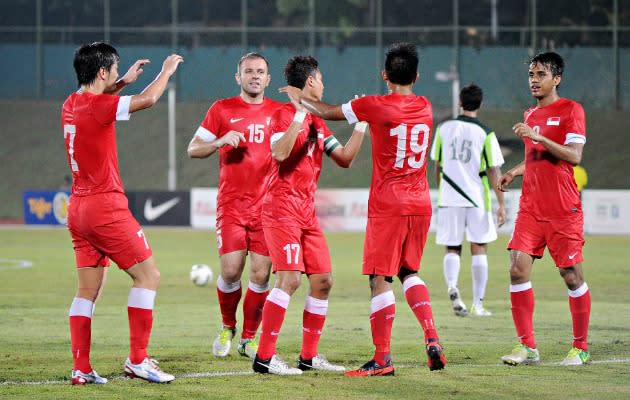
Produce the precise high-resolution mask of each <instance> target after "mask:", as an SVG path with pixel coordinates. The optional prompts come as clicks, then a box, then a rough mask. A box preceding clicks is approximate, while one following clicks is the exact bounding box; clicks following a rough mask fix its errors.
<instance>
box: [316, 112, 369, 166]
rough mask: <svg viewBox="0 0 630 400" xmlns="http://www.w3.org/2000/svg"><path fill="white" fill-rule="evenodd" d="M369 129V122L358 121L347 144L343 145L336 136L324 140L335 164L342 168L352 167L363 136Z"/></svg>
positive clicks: (325, 148)
mask: <svg viewBox="0 0 630 400" xmlns="http://www.w3.org/2000/svg"><path fill="white" fill-rule="evenodd" d="M368 129H369V125H368V123H367V122H357V123H356V124H355V125H354V130H353V131H352V136H350V139H348V141H347V142H346V145H345V146H342V145H341V144H340V143H339V142H337V139H335V137H334V136H330V137H329V138H328V139H327V140H326V141H324V150H326V151H327V152H328V151H330V153H329V155H330V158H331V159H332V160H333V161H334V162H335V164H337V165H338V166H340V167H342V168H350V166H352V162H353V161H354V159H355V158H356V156H357V154H359V150H360V149H361V143H363V137H364V136H365V134H366V133H368ZM329 141H330V142H329ZM335 145H336V146H335ZM327 149H330V150H327Z"/></svg>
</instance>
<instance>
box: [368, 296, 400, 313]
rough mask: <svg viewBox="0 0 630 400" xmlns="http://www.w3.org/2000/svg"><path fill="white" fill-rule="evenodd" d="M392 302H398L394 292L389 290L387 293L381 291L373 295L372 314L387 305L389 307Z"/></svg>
mask: <svg viewBox="0 0 630 400" xmlns="http://www.w3.org/2000/svg"><path fill="white" fill-rule="evenodd" d="M392 304H396V297H395V296H394V292H393V291H392V290H389V291H387V292H385V293H381V294H379V295H378V296H374V297H372V302H371V303H370V309H371V311H372V314H374V313H375V312H378V311H380V310H382V309H383V308H385V307H389V306H391V305H392Z"/></svg>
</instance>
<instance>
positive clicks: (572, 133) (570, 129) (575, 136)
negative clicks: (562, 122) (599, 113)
mask: <svg viewBox="0 0 630 400" xmlns="http://www.w3.org/2000/svg"><path fill="white" fill-rule="evenodd" d="M585 120H586V118H585V117H584V109H583V108H582V106H581V105H579V104H578V103H573V107H572V109H571V115H570V116H569V118H568V123H567V128H566V135H565V139H564V144H569V143H580V144H584V143H586V128H585V126H586V122H585Z"/></svg>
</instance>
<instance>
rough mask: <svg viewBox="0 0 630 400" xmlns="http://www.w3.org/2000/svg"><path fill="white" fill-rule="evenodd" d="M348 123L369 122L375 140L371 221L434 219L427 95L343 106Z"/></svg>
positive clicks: (394, 96)
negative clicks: (403, 217) (413, 217)
mask: <svg viewBox="0 0 630 400" xmlns="http://www.w3.org/2000/svg"><path fill="white" fill-rule="evenodd" d="M342 110H343V112H344V115H345V116H346V119H347V120H348V122H349V123H351V124H352V123H355V122H357V121H366V122H368V123H369V124H370V134H371V136H372V182H371V184H370V198H369V201H368V217H372V218H373V217H389V216H401V215H431V198H430V196H429V183H428V181H427V171H426V166H427V153H428V151H429V143H430V140H431V130H432V129H433V111H432V107H431V103H430V102H429V100H428V99H427V98H425V97H423V96H416V95H414V94H410V95H400V94H388V95H385V96H365V97H361V98H358V99H354V100H352V101H350V102H348V103H346V104H344V105H343V106H342Z"/></svg>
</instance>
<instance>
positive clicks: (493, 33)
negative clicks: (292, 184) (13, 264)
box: [0, 0, 630, 219]
mask: <svg viewBox="0 0 630 400" xmlns="http://www.w3.org/2000/svg"><path fill="white" fill-rule="evenodd" d="M0 33H1V34H0V51H1V54H2V55H3V59H2V61H1V62H0V73H1V74H2V75H1V76H3V78H4V80H3V85H1V86H0V105H1V111H0V116H1V117H2V128H1V129H0V139H1V141H2V143H3V144H2V146H1V147H0V156H2V159H3V164H4V165H5V166H3V168H2V175H1V176H0V219H2V218H19V217H20V216H21V210H20V196H21V192H22V191H23V190H25V189H28V188H56V187H58V186H59V184H60V182H61V181H62V179H63V176H64V175H65V174H67V166H66V165H65V158H64V150H63V141H62V136H61V130H60V128H59V122H58V121H59V108H60V106H61V103H62V102H63V100H64V99H65V97H66V96H67V95H68V93H70V92H71V91H72V90H74V89H75V75H74V71H73V69H72V56H73V52H74V50H75V49H76V47H78V46H79V45H80V44H82V43H86V42H93V41H99V40H105V41H108V42H110V43H112V44H113V45H114V46H116V48H117V49H118V50H119V53H120V55H121V66H120V70H121V73H124V71H126V69H127V68H128V66H129V65H131V63H133V61H135V60H136V59H138V58H150V59H151V60H152V64H151V65H149V66H147V67H146V68H145V73H144V75H143V76H142V77H141V79H139V81H138V82H137V83H135V84H134V86H133V87H132V88H129V89H128V90H127V91H126V92H125V93H135V92H138V91H140V90H141V89H142V88H144V86H145V85H146V84H148V83H149V81H150V80H151V79H152V78H153V77H154V76H155V74H156V73H157V71H158V70H159V68H160V67H161V62H162V60H163V58H164V57H165V56H166V55H168V54H170V53H173V52H177V53H179V54H182V55H183V56H184V58H185V60H186V61H185V64H184V65H183V66H182V68H181V70H180V71H179V72H178V73H177V75H176V76H175V78H174V83H175V85H176V90H177V101H178V103H177V146H178V159H177V163H178V179H177V180H178V188H180V189H186V188H189V187H192V186H212V185H216V182H217V171H216V169H217V163H216V159H211V160H206V161H198V160H195V161H193V160H188V159H187V157H186V155H185V148H186V144H187V143H188V141H189V140H190V137H191V136H192V134H193V132H194V130H195V129H196V127H197V126H198V124H199V122H200V121H201V119H202V118H203V116H204V114H205V111H206V109H207V107H208V106H209V104H210V103H211V102H212V101H214V100H215V99H217V98H222V97H228V96H232V95H235V94H236V93H237V89H238V87H237V86H236V84H235V83H234V80H233V75H234V72H235V69H236V65H235V63H236V60H237V59H238V58H239V57H240V55H241V54H242V53H244V52H247V51H260V52H262V53H264V54H265V55H266V56H267V58H268V59H269V61H270V63H271V74H272V84H271V86H270V88H269V89H268V92H267V94H268V95H269V96H270V97H274V98H276V99H280V100H284V98H283V97H282V96H279V95H278V94H277V88H278V87H280V86H282V85H283V84H284V77H283V73H282V71H283V67H284V64H285V63H286V60H287V59H288V58H289V57H290V56H292V55H295V54H313V55H315V56H316V57H317V58H318V59H319V61H320V64H321V69H322V72H323V74H324V83H325V86H326V89H325V100H327V101H329V102H333V103H338V102H342V101H346V100H347V99H349V98H350V97H351V96H352V95H354V94H362V93H367V94H369V93H381V92H383V91H384V90H385V87H384V84H383V82H382V81H381V80H380V77H379V71H380V69H381V68H382V62H383V55H384V52H385V50H386V48H387V46H388V45H389V44H390V43H392V42H395V41H411V42H414V43H416V44H417V45H418V47H419V51H420V57H421V65H420V74H421V77H420V81H419V83H418V85H417V86H416V92H417V93H422V94H424V95H426V96H428V97H429V98H430V99H431V101H432V102H433V104H434V106H435V118H436V122H438V121H440V120H442V119H444V118H446V117H448V116H449V115H450V109H451V101H452V99H451V86H450V83H449V82H444V81H438V80H436V79H435V75H436V73H437V72H440V71H441V72H445V71H447V72H453V71H454V72H457V73H458V76H459V78H460V82H461V83H462V84H465V83H468V82H471V81H474V82H476V83H478V84H479V85H481V86H482V87H483V88H484V92H485V101H484V106H485V108H484V110H483V112H482V113H481V118H482V120H483V121H484V122H485V123H487V124H488V125H490V126H492V127H493V128H494V129H495V130H496V131H497V133H498V136H499V138H500V140H501V141H502V144H503V145H504V146H505V150H506V152H507V153H509V154H508V157H507V166H510V165H513V164H515V163H516V162H517V161H518V160H519V159H520V158H521V157H522V152H521V147H520V143H519V142H518V141H515V140H514V139H513V137H512V136H511V132H510V131H509V128H510V127H511V125H512V124H513V123H514V122H516V121H518V120H520V119H521V117H522V111H523V110H524V109H525V108H527V107H529V106H530V105H531V104H532V100H531V97H530V95H529V91H528V90H527V81H526V71H527V65H526V62H527V60H528V59H529V57H531V56H532V55H533V54H534V53H536V52H539V51H544V50H554V51H557V52H559V53H560V54H561V55H563V56H564V57H565V60H566V62H567V69H566V73H565V76H564V79H563V83H562V87H561V90H560V92H561V94H562V95H564V96H567V97H570V98H573V99H575V100H577V101H580V102H581V103H582V104H583V105H584V107H585V108H586V111H587V123H588V128H587V129H588V134H589V143H588V145H587V148H586V150H585V156H584V165H585V166H586V168H587V169H588V171H589V176H590V177H591V181H590V182H589V187H590V188H619V189H621V188H623V189H628V188H630V177H629V174H624V173H622V172H617V170H618V169H619V168H618V165H623V164H621V163H622V162H623V160H624V159H625V157H624V154H621V153H622V152H621V149H625V148H627V144H626V140H625V138H624V136H627V132H629V131H630V122H628V119H627V118H625V117H624V114H623V112H624V111H627V110H628V109H630V1H625V0H555V1H553V2H548V1H544V2H543V1H537V0H509V1H508V0H484V1H469V0H450V1H445V0H426V1H423V0H387V1H385V0H273V1H272V0H264V1H256V0H226V1H217V0H152V1H149V0H136V1H134V2H129V1H126V0H7V1H2V2H0ZM164 103H165V102H161V103H160V104H159V105H158V106H157V108H158V109H157V110H149V111H147V112H144V113H139V114H138V115H137V116H136V115H134V117H133V118H132V121H130V122H129V123H124V124H123V123H121V124H118V132H119V153H120V159H121V172H122V175H123V180H124V182H125V184H126V187H128V188H130V189H137V190H139V189H164V188H166V169H167V165H166V151H167V149H166V146H167V144H166V129H165V127H166V126H167V123H166V117H165V116H166V114H167V113H166V105H165V104H164ZM332 126H333V127H334V128H335V129H337V131H338V132H339V136H341V137H342V138H344V139H343V140H345V137H346V135H348V134H349V129H348V128H347V126H346V125H345V124H342V123H336V124H332ZM603 155H605V156H603ZM369 174H370V161H369V144H367V143H366V146H364V147H363V149H362V151H361V154H360V157H359V160H358V162H357V163H356V164H355V166H354V167H353V168H352V169H351V170H350V171H346V170H340V169H335V168H332V167H331V166H327V167H325V170H324V172H323V173H322V178H321V186H323V187H367V186H368V185H369ZM429 176H430V177H431V179H432V178H433V174H432V173H431V172H430V173H429Z"/></svg>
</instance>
